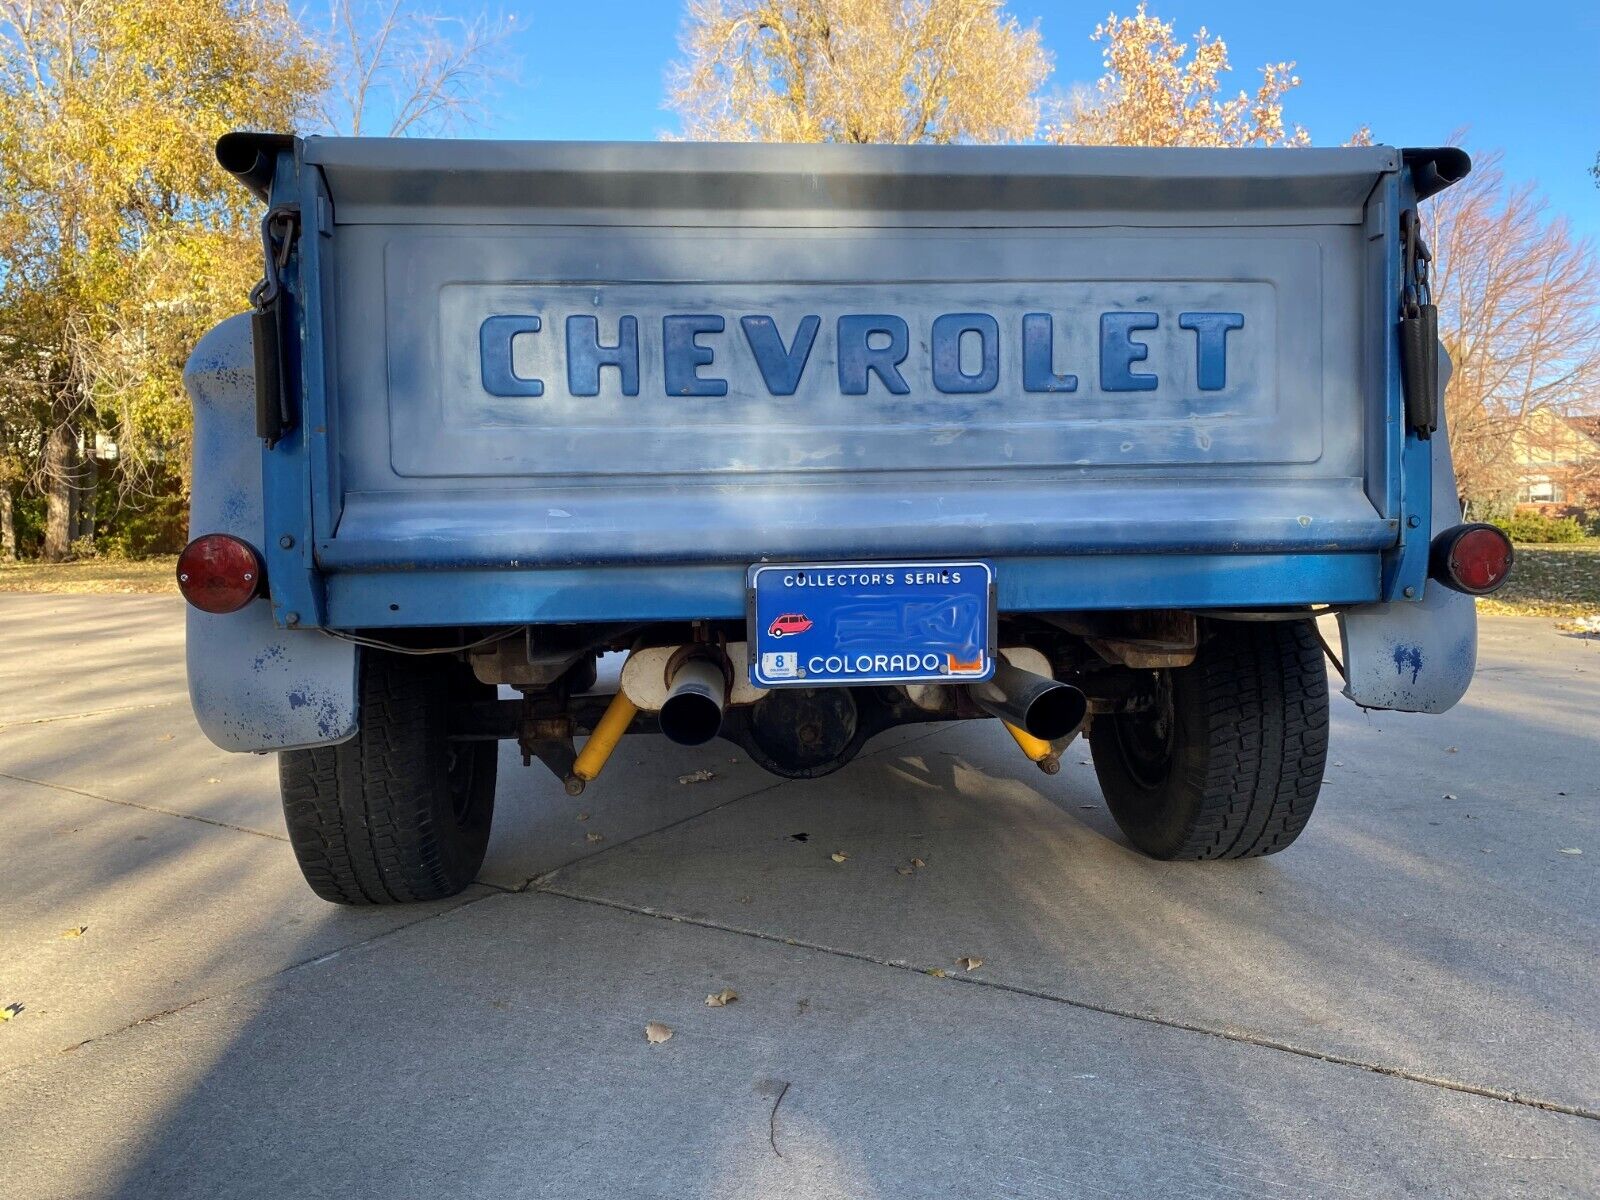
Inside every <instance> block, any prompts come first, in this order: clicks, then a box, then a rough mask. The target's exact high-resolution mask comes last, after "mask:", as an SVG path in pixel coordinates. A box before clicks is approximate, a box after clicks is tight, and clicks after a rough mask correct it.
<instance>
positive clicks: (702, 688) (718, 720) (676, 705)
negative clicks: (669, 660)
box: [660, 654, 728, 746]
mask: <svg viewBox="0 0 1600 1200" xmlns="http://www.w3.org/2000/svg"><path fill="white" fill-rule="evenodd" d="M727 697H728V676H727V672H725V671H724V670H723V669H722V664H721V663H719V662H718V661H717V660H716V659H713V658H708V657H706V656H704V655H702V654H696V655H693V656H691V657H685V658H683V659H682V660H681V661H679V662H678V663H677V665H676V666H674V667H672V668H671V674H670V675H669V676H668V679H667V698H666V699H665V700H663V701H662V702H661V714H660V719H661V732H662V733H663V734H665V735H666V737H667V739H668V740H669V741H674V742H677V743H678V745H680V746H703V745H705V744H706V743H707V742H709V741H710V740H711V739H712V738H714V737H716V736H717V734H718V733H719V732H720V731H721V729H722V706H723V703H724V702H725V701H726V700H727Z"/></svg>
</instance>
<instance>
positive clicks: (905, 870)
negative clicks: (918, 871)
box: [894, 867, 913, 875]
mask: <svg viewBox="0 0 1600 1200" xmlns="http://www.w3.org/2000/svg"><path fill="white" fill-rule="evenodd" d="M912 870H913V868H911V867H896V868H895V869H894V873H895V874H896V875H909V874H911V872H912Z"/></svg>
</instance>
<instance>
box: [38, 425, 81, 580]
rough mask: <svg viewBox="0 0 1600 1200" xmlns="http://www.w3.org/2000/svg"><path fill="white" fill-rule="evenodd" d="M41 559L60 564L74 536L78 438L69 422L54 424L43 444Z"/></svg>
mask: <svg viewBox="0 0 1600 1200" xmlns="http://www.w3.org/2000/svg"><path fill="white" fill-rule="evenodd" d="M44 490H45V518H44V549H43V553H44V557H45V558H46V559H48V560H49V561H50V562H60V561H61V560H62V559H64V558H66V557H67V556H68V555H69V554H71V553H72V535H73V534H74V533H76V532H77V529H76V523H75V521H74V519H73V518H74V516H75V511H74V510H75V501H76V500H77V491H78V437H77V433H76V431H75V430H74V429H73V428H72V425H71V423H70V422H69V421H60V422H58V423H57V424H56V425H55V427H54V428H53V429H51V430H50V433H49V435H48V436H47V437H46V438H45V442H44Z"/></svg>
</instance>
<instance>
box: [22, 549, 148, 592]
mask: <svg viewBox="0 0 1600 1200" xmlns="http://www.w3.org/2000/svg"><path fill="white" fill-rule="evenodd" d="M177 562H178V560H177V558H176V557H168V558H146V559H142V560H140V561H138V562H117V561H113V560H111V559H89V560H87V561H84V562H69V563H43V562H20V563H13V562H0V592H73V593H78V594H84V593H88V594H91V595H115V594H118V593H128V592H143V593H155V592H172V593H176V592H177V590H178V581H177Z"/></svg>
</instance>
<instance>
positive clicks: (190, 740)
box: [0, 595, 1600, 1200]
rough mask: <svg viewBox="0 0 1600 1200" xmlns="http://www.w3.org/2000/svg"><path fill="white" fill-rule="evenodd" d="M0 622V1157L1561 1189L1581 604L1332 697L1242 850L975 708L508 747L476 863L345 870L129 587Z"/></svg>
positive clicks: (807, 1180)
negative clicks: (1365, 705) (1182, 850)
mask: <svg viewBox="0 0 1600 1200" xmlns="http://www.w3.org/2000/svg"><path fill="white" fill-rule="evenodd" d="M0 622H3V625H4V628H5V630H6V636H5V637H4V639H3V640H0V1008H3V1007H4V1006H6V1005H20V1006H21V1010H20V1011H19V1012H16V1014H15V1015H14V1016H13V1017H12V1018H11V1019H10V1020H8V1021H6V1022H4V1023H3V1024H0V1195H4V1196H6V1197H19V1198H27V1200H33V1198H40V1197H77V1196H113V1195H115V1196H137V1197H147V1196H161V1197H173V1196H193V1197H204V1198H207V1200H210V1198H212V1197H218V1196H230V1197H231V1196H264V1197H277V1196H293V1197H321V1196H328V1197H354V1196H405V1197H410V1196H432V1195H448V1196H457V1195H459V1196H483V1197H493V1196H513V1195H514V1196H550V1197H559V1198H562V1200H571V1198H581V1197H606V1198H612V1197H634V1196H640V1197H643V1196H651V1197H657V1196H660V1197H700V1196H711V1197H741V1198H747V1197H768V1196H774V1197H786V1196H806V1197H814V1196H829V1197H833V1196H837V1197H850V1198H852V1200H862V1198H869V1197H902V1196H971V1197H990V1196H1007V1197H1010V1196H1016V1197H1057V1196H1084V1197H1101V1196H1130V1197H1140V1198H1145V1197H1166V1196H1171V1197H1186V1198H1187V1197H1209V1196H1217V1197H1230V1198H1233V1197H1241V1196H1307V1195H1315V1196H1342V1195H1348V1196H1354V1197H1369V1196H1530V1197H1554V1196H1594V1195H1596V1194H1600V986H1597V983H1600V912H1597V904H1596V900H1597V895H1596V891H1597V889H1596V886H1595V878H1596V871H1595V868H1596V864H1597V860H1600V821H1597V811H1600V643H1597V642H1594V641H1585V640H1582V639H1579V638H1575V637H1568V636H1564V635H1562V634H1560V633H1558V632H1556V631H1555V630H1554V629H1553V628H1552V626H1551V623H1550V622H1548V621H1542V620H1533V619H1511V618H1501V619H1496V620H1488V621H1485V623H1484V627H1483V639H1482V641H1483V646H1482V650H1483V653H1482V660H1483V661H1482V667H1481V673H1480V676H1479V679H1478V682H1477V683H1476V684H1475V685H1474V688H1473V691H1472V694H1471V695H1470V696H1469V697H1468V699H1467V701H1466V702H1465V703H1464V704H1463V705H1462V706H1460V707H1459V708H1458V709H1457V710H1456V711H1455V712H1454V713H1452V714H1450V715H1449V716H1447V717H1443V718H1423V717H1407V716H1399V715H1391V714H1378V713H1372V714H1364V713H1362V712H1360V711H1359V710H1357V709H1356V708H1354V707H1353V706H1352V705H1350V704H1349V703H1348V702H1346V701H1344V700H1342V699H1340V700H1337V701H1336V702H1335V704H1336V707H1335V729H1334V737H1333V750H1332V753H1331V754H1330V766H1329V768H1328V781H1327V784H1326V787H1325V788H1324V791H1323V797H1322V802H1321V806H1320V808H1319V810H1318V812H1317V815H1316V817H1315V818H1314V819H1313V821H1312V824H1311V826H1310V829H1309V830H1308V832H1307V833H1306V835H1305V836H1304V837H1303V838H1302V839H1301V840H1300V842H1299V843H1298V844H1297V845H1296V846H1295V847H1293V848H1292V849H1291V850H1289V851H1288V852H1287V853H1285V854H1282V855H1279V856H1277V857H1275V858H1270V859H1265V860H1258V861H1251V862H1244V863H1224V864H1212V865H1164V864H1158V863H1153V862H1150V861H1148V860H1145V859H1142V858H1140V857H1138V856H1137V855H1135V854H1134V853H1132V852H1131V851H1130V850H1129V849H1128V848H1127V847H1126V845H1125V844H1124V843H1123V841H1122V839H1121V838H1120V837H1119V835H1118V833H1117V831H1116V828H1115V826H1114V825H1113V824H1112V822H1111V819H1110V817H1109V815H1108V814H1107V812H1106V810H1105V808H1104V805H1103V804H1102V802H1101V800H1100V795H1099V792H1098V789H1097V787H1096V785H1095V782H1094V777H1093V774H1092V772H1091V771H1090V769H1089V767H1088V766H1087V765H1086V763H1085V762H1084V761H1083V760H1084V759H1086V758H1087V755H1086V753H1081V752H1077V751H1076V748H1075V751H1074V752H1072V753H1069V755H1068V756H1067V759H1066V765H1065V768H1064V770H1063V771H1062V773H1061V775H1059V776H1057V777H1056V778H1053V779H1052V778H1047V777H1045V776H1043V775H1042V774H1040V773H1039V772H1038V771H1037V770H1036V769H1034V768H1033V767H1032V766H1031V765H1030V764H1028V763H1027V762H1026V761H1025V760H1023V759H1022V758H1021V756H1020V755H1019V754H1017V752H1016V750H1015V747H1014V746H1013V745H1012V744H1011V742H1010V740H1009V739H1008V738H1006V737H1005V736H1004V735H1003V733H1001V732H1000V731H999V730H998V729H997V728H996V727H995V726H994V725H993V724H992V723H984V724H980V725H968V726H955V727H944V728H937V729H934V730H933V731H931V732H930V731H929V730H928V729H917V730H912V731H909V732H906V731H901V732H899V733H897V734H895V735H891V736H888V737H886V738H884V739H882V740H880V741H879V742H877V743H874V744H873V745H872V747H871V748H870V753H868V754H867V755H864V756H863V757H862V758H861V759H860V760H858V761H857V762H856V763H855V764H853V765H852V766H851V767H850V768H848V769H847V770H845V771H843V772H841V773H840V774H838V775H835V776H833V777H832V778H830V779H827V780H824V781H821V782H818V783H812V784H797V783H783V782H780V781H778V780H776V779H773V778H771V777H769V776H766V775H764V774H763V773H761V772H760V771H758V770H757V769H756V768H754V767H753V766H751V765H750V764H749V763H747V762H745V761H743V756H742V754H740V753H739V752H738V751H736V750H734V749H733V748H732V747H729V746H727V745H726V744H724V743H713V745H712V746H711V747H709V748H706V749H703V750H698V751H688V750H682V749H678V748H676V747H672V746H669V745H667V744H666V743H665V742H660V741H658V740H657V739H631V740H630V741H629V742H627V743H624V746H623V748H622V750H620V751H619V752H618V755H617V757H616V758H615V759H614V760H613V762H612V764H611V766H610V767H609V769H608V770H607V772H606V774H605V776H604V778H603V779H602V780H601V781H599V783H597V784H596V785H593V786H592V787H591V788H590V791H589V793H588V794H587V795H586V796H584V797H582V798H580V799H577V800H574V799H571V798H569V797H567V796H566V795H565V794H564V793H563V791H562V789H561V788H560V786H558V785H557V784H556V782H555V781H554V780H553V779H551V778H550V777H548V776H547V775H546V774H544V773H543V772H542V770H540V769H531V770H523V769H522V768H521V766H520V765H519V764H518V762H517V760H516V757H515V755H514V754H512V753H510V752H507V753H505V754H504V755H503V757H502V760H501V763H502V765H501V784H500V802H499V805H500V807H499V812H498V814H497V816H496V833H495V839H494V843H493V845H492V847H491V850H490V858H489V862H488V864H487V866H486V868H485V871H484V875H483V881H482V883H481V884H479V885H477V886H475V887H473V888H472V889H470V890H469V891H468V892H467V893H466V894H465V895H463V896H461V897H458V898H457V899H456V900H454V901H451V902H449V903H444V904H437V905H428V906H422V907H417V908H398V909H385V910H369V911H355V910H342V909H338V908H334V907H332V906H330V905H326V904H324V903H322V902H321V901H319V900H317V899H315V898H314V897H313V896H312V895H311V894H310V892H309V891H307V890H306V889H305V888H304V886H303V885H302V884H301V881H300V878H299V874H298V871H297V870H296V867H295V865H294V861H293V858H292V855H291V853H290V851H289V847H288V845H287V844H286V843H285V841H284V838H283V832H282V825H281V817H280V814H279V810H278V799H277V791H276V779H275V770H274V764H273V763H272V761H271V760H269V759H265V758H250V757H234V756H229V755H226V754H222V753H220V752H218V751H216V750H213V749H212V748H211V747H210V746H209V745H208V744H207V743H206V742H205V741H204V740H203V739H202V738H201V736H200V734H199V732H198V730H197V729H196V728H195V725H194V722H193V719H192V718H191V716H190V714H189V710H188V705H187V699H186V696H185V693H184V684H183V666H182V613H181V610H180V607H179V603H178V602H177V601H176V600H172V599H167V598H164V597H56V596H14V595H7V596H0ZM699 768H707V769H710V770H711V771H714V772H715V778H713V779H712V780H710V781H709V782H702V783H688V784H685V783H680V782H679V776H681V775H684V774H686V773H688V772H691V771H694V770H697V769H699ZM836 851H837V852H841V853H843V854H845V855H846V856H847V857H846V859H845V861H844V862H842V863H839V862H835V861H834V860H833V858H832V855H833V853H834V852H836ZM913 859H919V860H921V861H922V862H923V863H924V864H925V865H924V866H922V867H918V868H913V869H912V870H911V873H910V874H901V873H900V872H899V871H897V869H896V868H897V867H907V866H909V865H910V863H911V861H912V860H913ZM961 957H972V958H981V959H982V965H981V966H979V967H978V968H977V969H975V970H972V971H967V970H964V969H963V968H962V967H961V966H958V965H957V962H956V960H957V959H958V958H961ZM941 972H942V974H941ZM723 988H732V989H734V990H735V991H736V992H737V993H738V997H739V998H738V1000H737V1001H736V1002H735V1003H732V1004H729V1005H727V1006H726V1007H721V1008H711V1007H707V1006H706V1004H705V998H706V996H707V995H708V994H709V993H713V992H718V991H720V990H721V989H723ZM649 1021H659V1022H662V1023H664V1024H666V1025H668V1026H670V1027H671V1028H672V1029H673V1030H674V1034H673V1037H672V1038H671V1040H670V1041H667V1042H665V1043H663V1044H660V1045H652V1044H649V1043H648V1042H647V1041H646V1039H645V1036H644V1027H645V1024H646V1022H649Z"/></svg>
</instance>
